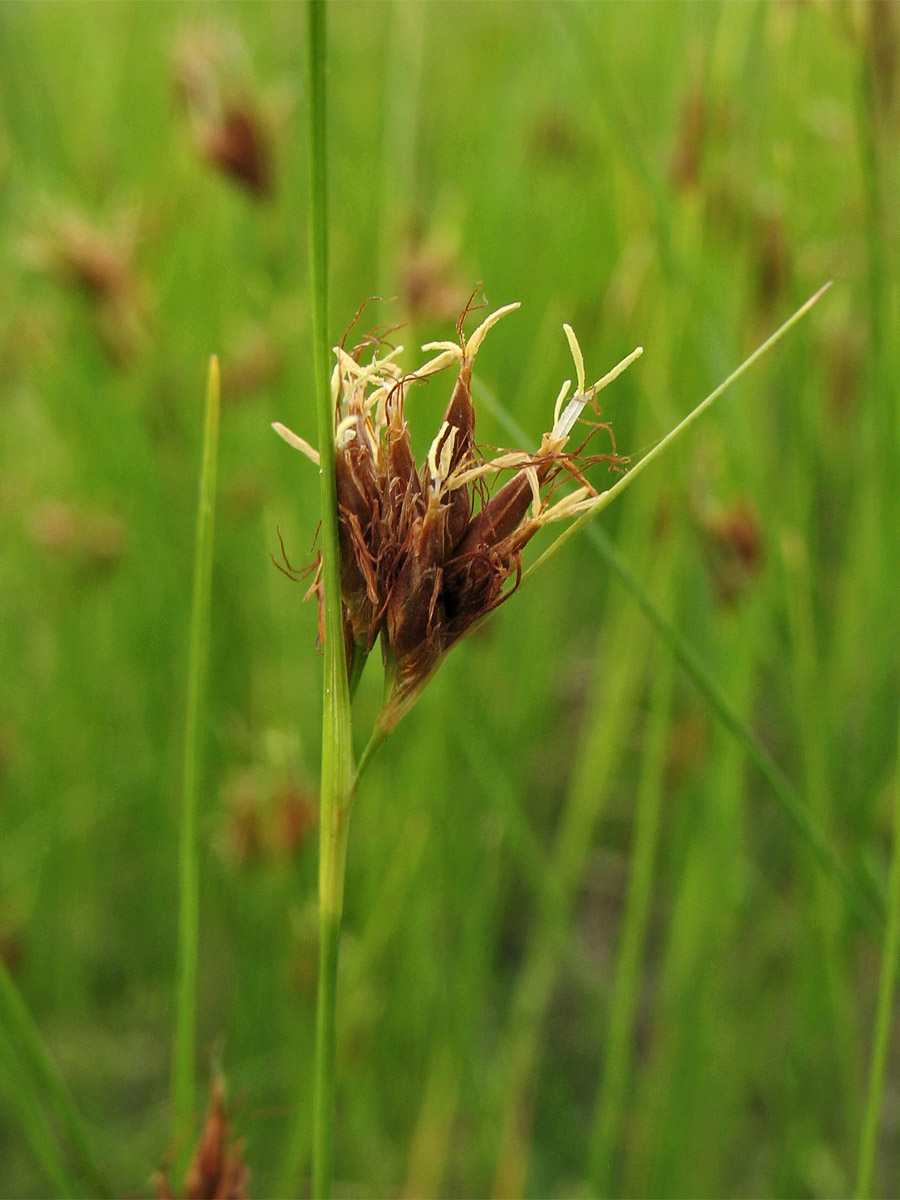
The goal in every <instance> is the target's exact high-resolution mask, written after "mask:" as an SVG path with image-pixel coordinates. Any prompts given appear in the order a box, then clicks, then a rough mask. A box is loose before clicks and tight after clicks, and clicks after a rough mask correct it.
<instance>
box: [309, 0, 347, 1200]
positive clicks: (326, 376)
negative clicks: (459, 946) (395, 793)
mask: <svg viewBox="0 0 900 1200" xmlns="http://www.w3.org/2000/svg"><path fill="white" fill-rule="evenodd" d="M325 11H326V10H325V2H324V0H309V4H308V9H307V14H308V24H307V47H308V72H307V111H308V114H309V267H310V285H311V291H312V333H313V362H314V365H315V376H316V413H317V418H318V433H319V480H320V487H321V503H322V586H323V588H324V594H325V670H324V684H323V698H322V784H321V799H320V825H319V828H320V834H319V930H320V943H319V987H318V1006H317V1015H316V1066H315V1099H314V1118H313V1195H314V1196H316V1197H328V1196H330V1195H331V1190H332V1182H333V1178H334V1097H335V1089H334V1047H335V1005H336V998H337V996H336V993H337V966H338V950H339V944H340V931H341V916H342V912H343V904H344V863H345V861H346V854H347V825H348V820H349V816H350V796H351V788H352V778H353V744H352V729H351V720H350V692H349V687H348V682H347V663H346V658H345V654H344V631H343V611H342V604H341V576H340V549H339V543H338V519H337V487H336V482H335V465H334V409H333V404H332V398H331V372H330V370H329V346H328V179H327V139H326V107H325V100H326V93H325V51H326V38H325Z"/></svg>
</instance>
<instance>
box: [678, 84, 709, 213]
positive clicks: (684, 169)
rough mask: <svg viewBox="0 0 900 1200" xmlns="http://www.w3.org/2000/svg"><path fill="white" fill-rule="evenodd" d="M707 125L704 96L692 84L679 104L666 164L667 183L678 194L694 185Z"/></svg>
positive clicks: (696, 86)
mask: <svg viewBox="0 0 900 1200" xmlns="http://www.w3.org/2000/svg"><path fill="white" fill-rule="evenodd" d="M707 125H708V114H707V104H706V96H705V94H704V91H703V87H702V85H700V84H694V85H693V86H692V87H691V88H690V90H689V91H688V92H687V94H686V95H685V97H684V100H683V101H682V103H681V113H680V116H679V120H678V133H677V137H676V141H675V148H674V149H673V151H672V157H671V159H670V160H669V179H670V180H671V181H672V184H673V185H674V186H675V187H676V188H678V189H680V190H687V189H688V188H693V187H695V186H696V184H697V180H698V178H699V174H700V162H701V158H702V156H703V147H704V142H705V140H706V131H707Z"/></svg>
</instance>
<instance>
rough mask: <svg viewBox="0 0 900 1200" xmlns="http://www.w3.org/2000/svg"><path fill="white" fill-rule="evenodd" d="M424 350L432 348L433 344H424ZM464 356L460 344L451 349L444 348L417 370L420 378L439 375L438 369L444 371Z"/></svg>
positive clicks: (417, 375)
mask: <svg viewBox="0 0 900 1200" xmlns="http://www.w3.org/2000/svg"><path fill="white" fill-rule="evenodd" d="M422 349H423V350H428V349H431V346H430V345H429V346H423V347H422ZM461 358H462V350H461V349H460V347H459V346H453V345H452V344H451V348H450V349H449V350H443V351H442V352H441V353H440V354H438V355H437V356H436V357H435V358H431V359H429V360H428V362H427V363H425V364H424V365H423V366H421V367H419V368H418V370H417V371H416V377H417V378H418V379H427V378H428V377H429V376H431V375H437V373H438V371H443V370H445V369H446V368H447V367H450V366H453V364H454V363H457V362H459V360H460V359H461Z"/></svg>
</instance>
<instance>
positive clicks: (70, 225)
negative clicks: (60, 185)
mask: <svg viewBox="0 0 900 1200" xmlns="http://www.w3.org/2000/svg"><path fill="white" fill-rule="evenodd" d="M134 247H135V217H134V214H133V213H129V212H123V213H121V214H119V216H118V217H117V219H116V222H115V228H114V229H112V230H106V229H101V228H100V227H99V226H96V225H94V224H92V223H91V222H89V221H88V220H87V219H86V218H85V217H83V216H82V215H81V214H80V213H77V212H74V211H72V210H61V211H59V212H57V213H56V214H55V215H53V216H52V217H51V218H50V219H49V220H47V221H46V223H45V224H44V226H43V228H42V229H40V230H39V231H38V232H37V233H35V234H34V235H33V236H31V237H30V238H28V239H26V241H25V246H24V250H25V257H26V259H27V260H28V261H30V263H31V264H32V265H33V266H34V267H36V268H37V269H38V270H41V271H44V272H45V273H46V274H47V275H49V276H50V277H51V278H53V279H55V280H56V281H57V282H58V283H60V284H62V285H63V286H65V287H71V288H76V289H78V290H80V291H81V292H83V293H84V294H85V295H86V296H87V297H88V299H89V301H90V302H91V306H92V316H93V322H94V326H95V328H96V331H97V335H98V337H99V338H100V341H101V343H102V344H103V347H104V349H105V350H106V352H107V353H108V354H109V356H110V357H111V358H112V359H113V360H114V361H115V362H117V363H119V364H122V365H125V364H127V363H129V362H130V361H131V360H132V359H133V358H134V356H135V355H136V353H137V352H138V351H139V350H140V349H141V347H142V346H143V344H144V343H145V341H146V338H147V334H148V326H147V306H146V303H145V300H144V295H143V289H142V287H141V285H140V282H139V280H138V277H137V273H136V270H135V267H134V261H133V259H134Z"/></svg>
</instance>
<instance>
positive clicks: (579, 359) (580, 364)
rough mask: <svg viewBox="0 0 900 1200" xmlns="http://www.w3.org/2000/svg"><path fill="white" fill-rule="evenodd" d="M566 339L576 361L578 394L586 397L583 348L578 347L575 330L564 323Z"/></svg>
mask: <svg viewBox="0 0 900 1200" xmlns="http://www.w3.org/2000/svg"><path fill="white" fill-rule="evenodd" d="M563 329H564V330H565V334H566V337H567V339H568V342H569V349H570V350H571V351H572V357H573V358H574V360H575V378H576V379H577V380H578V390H577V394H578V395H579V396H583V395H584V355H583V354H582V353H581V347H580V346H579V345H578V338H577V337H576V336H575V330H574V329H573V328H572V326H571V325H566V324H565V323H563Z"/></svg>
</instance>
